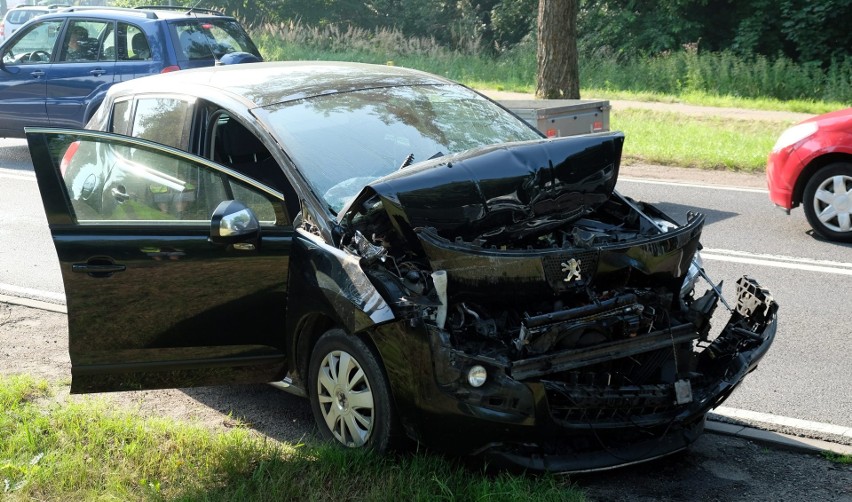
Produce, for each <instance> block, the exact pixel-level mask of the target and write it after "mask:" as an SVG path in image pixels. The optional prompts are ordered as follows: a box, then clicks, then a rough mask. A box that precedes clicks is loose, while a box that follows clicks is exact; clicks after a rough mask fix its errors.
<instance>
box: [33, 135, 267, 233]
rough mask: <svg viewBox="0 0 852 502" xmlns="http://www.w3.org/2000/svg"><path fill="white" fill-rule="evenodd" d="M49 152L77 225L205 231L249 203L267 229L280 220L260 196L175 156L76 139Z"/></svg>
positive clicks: (54, 142)
mask: <svg viewBox="0 0 852 502" xmlns="http://www.w3.org/2000/svg"><path fill="white" fill-rule="evenodd" d="M48 148H49V151H51V152H54V155H56V156H57V158H56V159H55V162H57V163H59V165H60V171H61V173H62V177H63V180H64V182H65V186H66V188H67V191H68V195H69V198H70V200H71V204H72V208H73V210H74V214H75V216H76V219H77V223H78V224H81V225H98V224H105V223H109V222H118V221H121V222H123V223H125V224H133V223H145V224H168V223H171V224H192V225H198V226H205V227H207V226H209V225H210V218H211V216H212V215H213V211H214V210H215V209H216V207H217V206H218V205H219V203H221V202H222V201H226V200H241V201H244V202H245V201H253V202H251V203H249V205H250V207H252V209H253V210H254V212H255V214H256V215H257V217H258V219H259V220H260V221H261V223H264V224H266V225H269V224H274V223H275V222H276V221H277V220H280V218H276V212H275V211H274V209H273V207H274V206H273V204H272V202H270V201H269V199H268V198H267V197H266V196H265V195H263V194H262V192H261V191H259V190H257V189H256V188H254V187H251V186H249V185H247V184H244V183H242V182H240V181H238V180H235V179H231V178H230V177H228V176H227V175H225V174H223V173H220V172H219V171H217V170H215V169H213V168H210V167H208V166H205V165H204V164H201V163H198V162H194V161H193V160H191V159H188V158H185V157H183V156H181V155H179V154H173V153H170V152H163V151H159V150H157V149H154V148H147V147H140V146H136V145H124V144H119V143H118V142H117V141H115V140H95V139H91V138H88V137H86V136H78V135H59V136H55V137H51V144H50V145H49V147H48ZM60 159H61V160H60ZM261 201H265V204H263V203H261Z"/></svg>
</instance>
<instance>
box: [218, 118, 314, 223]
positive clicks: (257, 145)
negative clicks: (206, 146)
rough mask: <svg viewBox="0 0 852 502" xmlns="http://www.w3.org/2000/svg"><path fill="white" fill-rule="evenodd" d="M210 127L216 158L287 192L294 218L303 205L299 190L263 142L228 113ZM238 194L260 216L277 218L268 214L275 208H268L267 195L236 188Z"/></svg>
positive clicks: (257, 179) (255, 178)
mask: <svg viewBox="0 0 852 502" xmlns="http://www.w3.org/2000/svg"><path fill="white" fill-rule="evenodd" d="M210 129H211V131H212V137H211V140H210V144H211V153H212V158H213V160H214V161H215V162H218V163H220V164H222V165H224V166H227V167H230V168H231V169H233V170H234V171H237V172H239V173H241V174H244V175H246V176H248V177H250V178H252V179H253V180H256V181H258V182H260V183H263V184H264V185H266V186H268V187H270V188H273V189H275V190H278V191H279V192H281V193H282V194H284V203H285V206H286V208H287V212H288V213H289V217H290V218H291V219H292V218H293V217H294V216H295V215H296V213H297V212H298V207H299V202H298V200H297V199H296V196H295V190H293V189H292V186H291V185H290V182H289V181H288V180H287V177H286V176H285V175H284V172H283V171H282V170H281V166H279V165H278V162H276V160H275V158H274V157H273V156H272V154H271V153H270V152H269V150H268V149H267V148H266V146H264V144H263V142H261V141H260V139H259V138H258V137H257V136H255V135H254V133H252V132H251V131H250V130H249V129H248V128H246V127H245V126H244V125H242V124H241V123H240V122H238V121H237V120H236V119H235V118H233V117H231V116H229V115H228V114H227V113H224V112H222V113H219V114H216V115H215V118H214V119H213V122H212V125H211V128H210ZM234 195H235V197H236V198H237V200H239V201H241V202H243V203H244V204H246V205H247V206H249V207H250V208H252V210H253V211H255V213H257V215H258V219H260V220H264V219H272V220H274V219H275V218H265V217H264V216H270V214H271V213H270V211H272V207H267V205H268V204H267V203H268V201H267V200H266V199H265V198H260V199H258V198H253V197H252V196H251V195H249V194H245V195H243V194H241V193H240V191H239V189H234ZM261 214H263V215H264V216H261Z"/></svg>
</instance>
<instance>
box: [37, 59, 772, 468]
mask: <svg viewBox="0 0 852 502" xmlns="http://www.w3.org/2000/svg"><path fill="white" fill-rule="evenodd" d="M27 139H28V141H29V146H30V151H31V154H32V158H33V163H34V165H35V171H36V176H37V178H38V182H39V187H40V190H41V194H42V198H43V202H44V206H45V210H46V213H47V217H48V221H49V224H50V230H51V232H52V235H53V239H54V242H55V245H56V250H57V254H58V257H59V261H60V262H61V270H62V275H63V279H64V284H65V292H66V297H67V306H68V319H69V342H70V343H69V347H70V355H71V362H72V385H71V387H72V392H76V393H81V392H82V393H85V392H102V391H118V390H130V389H151V388H165V387H189V386H200V385H212V384H224V383H245V382H274V383H275V384H276V385H277V386H279V387H285V388H287V389H289V390H290V391H293V392H296V393H300V394H302V395H305V396H307V398H308V399H309V400H310V404H311V407H312V409H313V413H314V416H315V418H316V421H317V424H318V427H319V430H320V432H321V433H322V435H323V436H325V437H327V438H329V439H331V440H334V441H337V442H339V443H340V444H343V445H346V446H350V447H367V448H372V449H375V450H379V451H383V450H386V449H388V448H392V447H395V446H397V445H398V444H400V442H402V441H403V440H405V439H406V438H410V439H413V440H416V441H419V442H422V443H424V444H427V445H429V446H432V447H435V448H439V449H442V450H444V451H448V452H451V453H455V454H461V455H481V456H483V457H485V458H489V459H491V460H492V461H498V462H505V463H509V464H515V465H520V466H523V467H527V468H532V469H546V470H553V471H580V470H593V469H602V468H608V467H613V466H617V465H623V464H628V463H633V462H638V461H643V460H649V459H652V458H656V457H659V456H662V455H666V454H670V453H672V452H675V451H678V450H681V449H683V448H685V447H686V446H687V445H688V444H690V443H691V442H692V441H694V440H695V439H696V438H697V437H698V435H699V434H700V433H701V432H702V429H703V426H704V420H705V415H706V413H707V412H708V410H710V409H712V408H713V407H715V406H718V405H719V404H721V403H722V402H723V401H724V400H725V399H726V398H727V397H728V395H730V393H731V392H732V391H733V390H734V388H736V387H737V385H738V384H739V383H740V382H741V381H742V380H743V378H744V377H745V376H746V375H747V374H748V373H749V372H750V371H751V370H753V369H754V368H755V367H756V366H757V364H758V362H759V361H760V359H761V358H762V357H763V355H764V354H765V353H766V351H767V349H768V348H769V346H770V345H771V343H772V341H773V338H774V336H775V332H776V323H777V320H776V311H777V305H776V304H775V303H774V301H773V300H772V297H771V295H770V294H769V293H768V291H767V290H766V289H764V288H762V287H761V286H760V285H759V284H758V283H757V282H755V281H754V280H753V279H751V278H749V277H743V278H741V279H739V281H738V282H737V298H736V299H735V300H733V301H731V302H730V304H731V305H730V307H728V303H726V302H725V301H724V299H722V298H720V294H721V293H720V288H719V287H718V286H715V285H713V284H712V283H710V282H709V279H707V276H706V274H705V273H704V271H703V269H702V265H701V261H700V256H699V249H700V247H701V246H700V244H699V238H700V237H701V231H702V227H703V225H704V223H705V219H704V216H703V215H701V214H698V213H690V214H688V215H685V220H684V221H685V223H683V224H680V223H678V222H677V221H675V220H674V219H672V218H670V217H669V216H667V215H665V214H663V213H662V212H660V211H659V210H657V209H655V208H654V207H652V206H650V205H647V204H643V203H641V202H637V201H635V200H632V199H630V198H628V197H625V196H623V195H621V194H619V193H618V192H617V191H615V190H614V187H615V183H616V180H617V178H618V170H619V162H620V157H621V151H622V144H623V142H624V136H623V135H622V134H621V133H602V134H594V135H586V136H578V137H571V138H560V139H546V138H544V137H542V135H541V134H540V133H539V132H537V131H536V130H534V129H533V128H531V127H530V126H529V125H527V124H526V123H525V122H523V121H522V120H520V119H519V118H517V117H516V116H514V115H512V114H511V113H509V112H507V111H506V110H505V109H503V108H501V107H500V106H498V105H497V104H495V103H494V102H492V101H490V100H488V99H487V98H484V97H482V96H481V95H479V94H477V93H475V92H473V91H471V90H470V89H468V88H465V87H463V86H460V85H457V84H454V83H452V82H449V81H447V80H444V79H442V78H439V77H436V76H433V75H429V74H426V73H422V72H417V71H413V70H406V69H402V68H394V67H384V66H370V65H360V64H346V63H323V62H314V63H298V62H296V63H261V64H251V65H240V66H239V67H215V68H206V69H201V70H190V71H182V72H176V73H172V74H165V75H158V76H154V77H150V78H143V79H139V80H133V81H131V82H127V83H123V84H118V85H115V86H114V87H112V88H111V89H110V92H109V95H108V97H107V99H106V101H105V102H104V105H103V106H102V108H101V109H100V111H99V112H98V114H97V115H96V116H95V117H94V118H93V119H92V121H91V122H90V123H89V126H88V130H71V129H46V128H29V129H27ZM720 303H721V304H722V305H723V306H722V307H721V308H727V309H728V310H730V322H728V323H727V324H726V325H725V326H722V327H721V329H718V327H717V329H711V326H710V321H711V317H712V316H713V313H714V311H715V310H716V309H717V307H718V306H719V304H720Z"/></svg>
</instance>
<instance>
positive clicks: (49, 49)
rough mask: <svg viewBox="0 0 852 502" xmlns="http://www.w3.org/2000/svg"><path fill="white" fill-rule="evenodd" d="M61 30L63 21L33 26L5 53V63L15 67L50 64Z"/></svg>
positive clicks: (45, 22) (46, 22)
mask: <svg viewBox="0 0 852 502" xmlns="http://www.w3.org/2000/svg"><path fill="white" fill-rule="evenodd" d="M60 28H62V20H59V19H58V20H51V21H44V22H42V23H38V24H34V25H31V26H30V27H29V28H27V30H26V32H24V34H23V35H21V36H20V37H19V38H18V39H17V40H15V42H14V43H13V44H12V45H11V46H10V47H9V48H8V49H6V50H5V51H4V52H3V63H4V64H7V65H15V64H38V63H47V62H49V61H50V59H51V57H52V54H53V47H54V46H55V45H56V38H57V37H58V36H59V30H60Z"/></svg>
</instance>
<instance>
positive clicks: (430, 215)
mask: <svg viewBox="0 0 852 502" xmlns="http://www.w3.org/2000/svg"><path fill="white" fill-rule="evenodd" d="M623 144H624V135H623V134H622V133H620V132H615V133H602V134H592V135H586V136H575V137H568V138H559V139H555V140H553V139H542V140H539V141H532V142H519V143H504V144H499V145H493V146H488V147H484V148H480V149H475V150H470V151H467V152H464V153H461V154H458V155H453V156H447V157H442V158H440V159H437V160H434V161H431V162H424V163H421V164H417V165H415V166H412V167H410V168H407V169H403V170H401V171H398V172H396V173H394V174H392V175H390V176H386V177H384V178H381V179H379V180H376V181H375V182H373V183H371V184H370V185H368V186H367V187H365V188H364V190H363V191H362V192H361V193H360V194H359V196H358V197H356V198H355V199H354V201H353V203H352V204H351V205H350V206H349V208H348V210H347V211H346V212H347V213H350V216H351V213H352V212H353V211H358V210H360V209H361V208H363V207H364V203H365V202H366V201H368V200H369V199H370V198H372V197H374V196H378V197H379V198H380V199H381V202H382V206H383V209H384V210H385V211H386V212H387V214H388V215H389V216H391V218H392V219H393V220H395V225H400V223H402V221H404V222H406V223H407V226H408V227H409V228H412V229H413V228H417V227H433V228H435V229H436V230H437V231H438V233H439V234H441V235H443V236H445V237H447V238H450V239H455V238H458V237H460V238H462V239H463V240H466V241H472V240H480V241H484V242H486V243H488V244H492V245H500V244H502V243H509V242H512V241H513V240H514V239H517V238H519V237H522V236H524V235H528V234H530V233H532V232H544V231H546V230H548V229H550V228H554V227H556V226H559V225H562V224H565V223H566V222H569V221H572V220H575V219H577V218H579V217H581V216H584V215H586V214H589V213H591V212H593V211H594V210H595V209H596V208H597V207H598V206H600V205H601V204H603V203H604V202H606V201H607V200H608V199H609V198H610V196H611V195H612V191H613V189H614V188H615V183H616V181H617V179H618V168H619V163H620V160H621V150H622V145H623ZM400 219H401V220H402V221H399V220H400Z"/></svg>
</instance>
